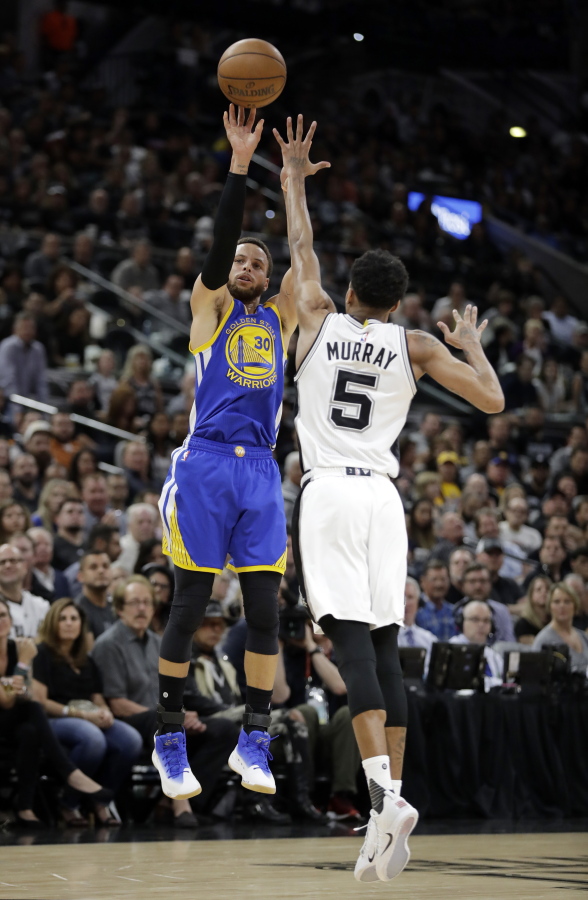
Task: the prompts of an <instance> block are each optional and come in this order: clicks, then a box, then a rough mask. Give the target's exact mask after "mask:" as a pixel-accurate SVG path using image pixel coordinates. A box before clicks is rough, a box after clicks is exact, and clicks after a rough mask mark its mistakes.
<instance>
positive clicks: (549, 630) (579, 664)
mask: <svg viewBox="0 0 588 900" xmlns="http://www.w3.org/2000/svg"><path fill="white" fill-rule="evenodd" d="M547 609H548V612H549V614H550V616H551V618H550V620H549V622H548V624H547V625H546V626H545V628H543V629H542V630H541V631H540V632H539V634H538V635H537V637H536V638H535V640H534V641H533V650H541V649H542V647H548V646H549V645H550V644H567V645H568V647H569V648H570V663H571V669H572V672H580V673H581V674H583V675H585V674H586V670H587V669H588V634H586V633H585V632H584V631H580V629H579V628H574V625H573V624H572V623H573V619H574V616H576V615H578V613H579V612H580V601H579V599H578V595H577V594H576V592H575V591H573V590H572V588H571V587H570V586H569V585H567V584H565V583H564V582H558V584H554V585H553V587H552V588H551V590H550V592H549V600H548V603H547Z"/></svg>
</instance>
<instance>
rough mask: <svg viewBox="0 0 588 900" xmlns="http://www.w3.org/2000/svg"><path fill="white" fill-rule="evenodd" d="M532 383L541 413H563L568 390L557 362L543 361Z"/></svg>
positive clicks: (552, 360)
mask: <svg viewBox="0 0 588 900" xmlns="http://www.w3.org/2000/svg"><path fill="white" fill-rule="evenodd" d="M532 383H533V386H534V388H535V390H536V391H537V397H538V398H539V404H540V406H541V409H542V410H543V412H546V413H560V412H564V411H565V403H566V400H567V397H568V388H567V385H566V380H565V378H564V376H563V372H562V371H561V369H560V366H559V364H558V362H557V360H555V359H546V360H544V362H543V365H542V366H541V371H540V372H539V375H538V377H537V378H534V379H533V382H532Z"/></svg>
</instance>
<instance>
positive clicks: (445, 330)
mask: <svg viewBox="0 0 588 900" xmlns="http://www.w3.org/2000/svg"><path fill="white" fill-rule="evenodd" d="M437 328H438V329H439V331H441V332H443V336H444V337H447V335H449V334H451V332H450V330H449V328H448V327H447V325H446V324H445V322H437Z"/></svg>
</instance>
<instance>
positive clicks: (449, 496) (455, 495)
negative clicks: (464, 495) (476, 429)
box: [437, 450, 461, 501]
mask: <svg viewBox="0 0 588 900" xmlns="http://www.w3.org/2000/svg"><path fill="white" fill-rule="evenodd" d="M459 461H460V460H459V456H458V454H457V453H456V452H455V450H443V451H442V452H441V453H440V454H439V456H438V457H437V471H438V472H439V474H440V475H441V493H442V495H443V499H444V500H449V501H451V500H458V499H459V498H460V497H461V488H460V486H459V483H458V482H459V468H458V466H459Z"/></svg>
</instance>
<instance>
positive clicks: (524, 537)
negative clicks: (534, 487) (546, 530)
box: [498, 497, 541, 556]
mask: <svg viewBox="0 0 588 900" xmlns="http://www.w3.org/2000/svg"><path fill="white" fill-rule="evenodd" d="M504 515H505V519H506V521H505V522H501V523H500V525H499V526H498V528H499V531H500V538H501V540H504V541H510V542H511V543H513V544H517V546H519V547H520V548H521V550H522V551H523V553H525V554H526V555H527V556H529V555H530V554H531V553H533V552H534V551H535V550H538V549H539V547H540V546H541V535H540V533H539V532H538V531H537V529H536V528H531V526H530V525H527V524H526V522H527V518H528V516H529V504H528V503H527V501H526V500H525V499H524V498H523V497H511V499H510V500H509V501H508V503H507V505H506V509H505V511H504Z"/></svg>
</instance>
